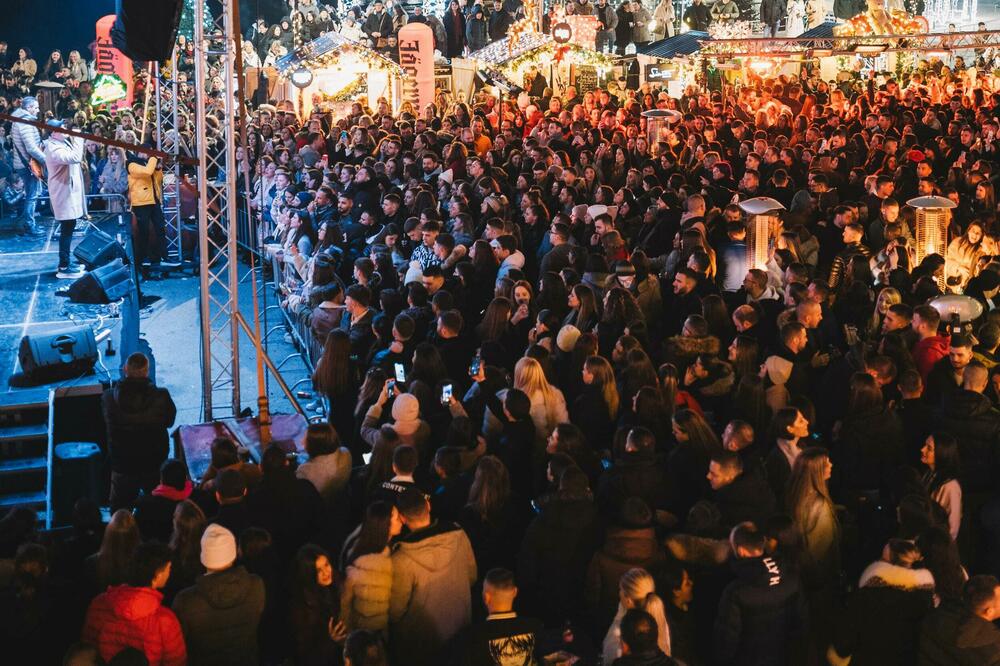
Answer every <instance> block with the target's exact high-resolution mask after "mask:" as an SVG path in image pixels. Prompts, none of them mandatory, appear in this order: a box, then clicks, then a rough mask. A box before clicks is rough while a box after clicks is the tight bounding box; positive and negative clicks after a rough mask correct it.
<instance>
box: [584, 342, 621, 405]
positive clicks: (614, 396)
mask: <svg viewBox="0 0 1000 666" xmlns="http://www.w3.org/2000/svg"><path fill="white" fill-rule="evenodd" d="M583 366H584V367H585V368H586V369H587V372H589V373H590V374H592V375H593V376H594V386H597V387H599V388H600V389H601V396H602V397H603V398H604V404H606V405H607V406H608V415H609V416H610V417H611V419H612V420H614V419H616V418H618V403H619V397H618V386H617V385H616V384H615V371H614V369H612V367H611V364H610V363H608V359H606V358H604V357H603V356H589V357H587V360H586V361H584V362H583Z"/></svg>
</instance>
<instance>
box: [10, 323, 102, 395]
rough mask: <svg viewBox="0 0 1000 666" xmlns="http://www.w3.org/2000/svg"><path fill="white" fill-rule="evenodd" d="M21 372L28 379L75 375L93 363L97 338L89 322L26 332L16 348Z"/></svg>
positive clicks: (67, 377)
mask: <svg viewBox="0 0 1000 666" xmlns="http://www.w3.org/2000/svg"><path fill="white" fill-rule="evenodd" d="M18 360H20V362H21V372H22V373H23V374H24V376H25V378H26V379H28V380H29V381H32V382H39V383H44V382H53V381H58V380H60V379H70V378H72V377H77V376H79V375H82V374H84V373H86V372H89V371H90V370H93V368H94V364H95V363H97V340H96V339H95V338H94V330H93V329H92V328H90V327H89V326H75V327H73V328H67V329H64V330H61V331H54V332H52V333H45V334H42V335H26V336H24V337H23V338H21V345H20V348H19V349H18Z"/></svg>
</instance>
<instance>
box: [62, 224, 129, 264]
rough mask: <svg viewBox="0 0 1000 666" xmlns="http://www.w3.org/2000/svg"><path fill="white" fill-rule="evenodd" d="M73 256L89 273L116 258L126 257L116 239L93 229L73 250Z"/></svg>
mask: <svg viewBox="0 0 1000 666" xmlns="http://www.w3.org/2000/svg"><path fill="white" fill-rule="evenodd" d="M73 256H74V257H76V258H77V260H79V262H80V263H81V264H83V265H84V266H86V267H87V270H88V271H89V270H92V269H94V268H97V267H98V266H103V265H104V264H106V263H108V262H109V261H111V260H112V259H114V258H115V257H121V256H124V251H123V250H122V246H121V245H119V244H118V241H116V240H115V239H114V238H112V237H111V236H109V235H107V234H106V233H104V232H103V231H101V230H100V229H91V230H90V231H88V232H87V235H86V236H84V237H83V240H82V241H80V242H79V244H77V246H76V247H75V248H73Z"/></svg>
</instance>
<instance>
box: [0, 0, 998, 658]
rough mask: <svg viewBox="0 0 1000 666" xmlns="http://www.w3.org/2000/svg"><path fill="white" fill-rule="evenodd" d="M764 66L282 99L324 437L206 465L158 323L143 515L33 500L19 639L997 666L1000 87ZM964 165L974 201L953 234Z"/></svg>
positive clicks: (119, 654)
mask: <svg viewBox="0 0 1000 666" xmlns="http://www.w3.org/2000/svg"><path fill="white" fill-rule="evenodd" d="M603 1H604V0H601V2H603ZM453 4H454V3H453ZM499 4H501V10H502V7H503V5H502V3H499ZM583 4H585V3H583ZM379 5H380V3H374V5H373V7H375V8H377V7H379ZM600 6H601V3H599V4H598V7H600ZM382 10H384V7H382ZM317 16H319V17H321V16H322V12H319V14H318V15H317ZM360 18H361V17H359V19H360ZM410 19H411V20H412V17H410ZM366 21H367V19H366ZM374 32H378V33H379V35H378V36H376V37H375V39H376V40H377V39H379V38H380V37H381V35H382V30H376V31H374ZM276 34H277V33H276ZM467 46H468V45H464V46H463V48H467ZM258 48H259V47H258ZM267 48H268V49H270V48H271V47H270V46H268V47H267ZM182 71H183V69H182ZM744 76H746V77H748V78H747V79H746V80H745V85H744V86H742V87H740V88H738V89H737V90H736V91H735V92H732V93H729V94H725V95H723V94H722V93H721V92H712V93H708V92H704V91H700V90H698V89H696V88H695V87H694V86H692V87H689V88H688V89H687V90H686V91H685V92H684V94H683V96H682V97H681V98H679V99H676V98H671V97H670V95H669V94H668V93H667V92H666V91H665V90H662V89H660V88H658V87H657V86H651V85H649V84H644V85H642V86H639V87H638V88H636V89H627V88H626V87H625V86H621V85H619V84H618V83H617V82H615V83H612V84H611V85H610V86H608V87H607V88H600V89H596V90H592V91H585V92H582V93H581V92H580V91H577V90H576V89H574V88H572V87H569V88H566V89H564V90H558V91H556V90H553V89H551V88H549V87H542V88H541V89H540V90H538V91H528V92H527V93H525V94H526V95H528V97H529V99H528V100H527V102H528V103H527V104H524V105H521V104H518V103H517V102H516V101H514V100H510V101H502V102H498V101H497V100H496V98H494V97H491V96H489V95H477V97H476V98H475V100H473V102H472V103H471V104H467V103H464V102H455V101H453V100H451V99H449V98H448V96H447V95H445V94H442V95H441V96H439V97H438V99H437V100H436V102H435V103H434V104H430V105H428V106H426V107H425V108H422V109H416V108H413V107H412V105H409V104H403V105H402V106H401V107H400V108H399V109H398V110H395V111H394V110H393V109H392V108H391V106H390V105H389V104H388V103H387V102H386V101H385V100H359V101H358V102H357V103H355V104H354V105H353V107H352V109H351V112H350V114H349V115H348V116H346V117H335V116H333V115H332V114H330V113H326V112H322V111H320V110H317V111H316V112H314V113H313V115H312V116H311V117H309V118H307V119H300V118H299V117H298V116H296V114H295V113H294V112H292V111H290V110H285V107H282V106H276V105H271V104H268V105H261V106H259V107H258V108H251V109H249V111H250V125H249V131H248V133H247V134H248V143H247V144H246V145H245V146H243V145H240V146H239V147H238V161H239V164H240V168H241V170H242V172H241V176H240V180H241V181H243V176H244V174H245V175H248V176H249V179H248V180H249V181H250V191H244V192H243V194H245V195H246V198H247V200H248V201H249V203H248V206H249V214H250V219H251V220H252V221H253V224H254V225H255V230H256V233H257V239H258V240H259V243H260V251H261V253H262V255H263V256H265V257H266V258H267V260H268V261H267V262H266V266H267V267H268V270H269V274H270V276H271V278H272V279H273V281H274V285H275V288H276V290H277V292H278V294H279V296H280V299H281V304H282V307H283V308H284V310H285V312H286V314H287V321H288V326H289V329H290V333H295V335H293V336H290V339H292V340H295V341H296V343H297V344H301V345H302V346H303V350H302V351H303V353H306V354H310V355H311V356H312V358H313V359H314V361H315V367H316V371H315V375H314V377H313V384H314V388H315V391H316V395H317V400H316V403H315V404H313V405H310V406H309V407H310V409H314V410H315V411H316V412H322V413H324V414H325V416H326V419H325V421H323V422H320V423H313V424H311V425H309V426H308V430H307V433H306V436H305V443H304V448H305V455H306V457H307V460H306V461H305V462H302V463H301V464H299V463H298V462H297V460H296V458H295V456H290V455H288V453H289V449H288V448H287V443H280V442H278V443H275V444H274V445H272V446H270V447H269V448H267V449H266V451H265V452H264V454H263V457H262V459H261V460H258V461H255V460H251V459H249V458H248V456H247V452H246V451H245V450H242V449H241V448H240V447H239V446H238V445H237V444H236V443H235V442H234V441H232V440H230V439H228V438H225V437H220V438H219V439H217V440H216V441H214V442H213V443H212V447H211V454H212V455H211V457H212V460H211V463H212V464H211V467H210V468H209V470H208V472H207V473H206V474H205V475H204V477H203V478H199V479H192V478H190V477H189V473H188V468H187V466H186V464H185V463H184V462H182V461H181V460H178V459H176V458H170V457H168V451H169V447H168V446H167V445H166V443H167V429H168V428H169V427H171V425H172V423H173V421H174V410H173V405H172V403H171V402H170V401H169V399H168V398H167V397H166V396H165V395H164V394H163V392H162V391H157V390H156V389H155V387H153V386H152V385H151V383H150V382H149V380H148V378H147V373H148V369H147V366H146V364H145V363H144V362H143V361H144V359H142V358H141V357H139V358H133V359H130V362H129V364H128V365H127V366H126V374H127V379H126V382H124V384H125V385H126V387H127V388H126V389H122V388H118V389H113V390H112V391H111V392H110V393H109V394H108V395H106V396H105V418H106V419H107V422H108V430H109V442H108V448H109V468H110V471H111V478H110V487H111V491H112V492H111V497H110V501H111V509H112V511H113V514H112V516H111V519H110V522H109V523H107V524H106V525H105V524H104V523H103V521H102V518H101V513H100V510H99V507H98V506H97V505H96V504H95V503H93V502H92V501H90V500H81V501H79V502H78V503H77V505H76V509H75V512H74V520H73V529H72V534H71V535H69V536H66V535H62V536H60V537H58V538H56V537H55V536H54V535H45V534H37V533H36V532H35V519H36V517H35V514H34V513H33V512H31V511H26V510H23V509H15V510H11V511H9V512H8V513H7V514H5V515H4V517H3V518H2V519H0V564H3V566H2V567H0V583H2V584H3V587H2V590H0V616H2V620H0V635H2V636H3V639H4V640H3V643H4V645H5V646H6V649H7V651H8V654H9V655H10V658H11V660H12V663H59V661H60V660H64V663H67V664H95V663H150V664H170V665H173V664H184V663H191V664H233V663H250V664H252V663H262V664H283V663H295V664H324V665H325V664H341V663H342V664H348V665H355V666H357V665H360V664H364V665H369V664H371V665H376V664H395V665H398V666H403V665H410V664H413V665H420V664H477V665H478V664H533V663H548V664H571V663H580V664H598V663H603V664H605V665H607V666H610V665H612V664H617V665H618V666H631V665H637V664H647V665H649V664H657V665H663V664H688V665H697V664H753V665H756V664H760V665H764V664H786V663H787V664H819V663H824V662H826V663H830V664H835V665H836V664H845V663H852V664H913V663H926V664H963V663H969V664H972V663H975V664H991V663H1000V630H998V629H997V627H996V626H995V625H994V624H993V622H994V620H997V619H1000V582H998V580H997V577H996V576H997V575H998V574H1000V497H998V495H997V487H998V484H997V478H998V474H1000V468H998V463H1000V451H998V445H1000V410H998V407H997V405H998V403H1000V356H998V353H1000V352H998V349H1000V316H998V315H997V312H1000V311H997V310H995V309H994V304H995V299H996V298H997V294H998V293H1000V252H997V250H996V242H997V238H1000V228H998V226H997V219H998V202H997V199H996V194H995V189H994V188H995V180H996V178H997V177H998V176H1000V167H998V164H1000V151H998V146H997V131H998V129H1000V91H998V92H994V91H992V90H991V89H990V88H989V87H988V86H989V85H990V84H991V81H992V79H990V78H988V77H978V78H976V77H972V76H970V75H969V73H968V71H967V70H966V69H965V68H964V67H961V68H959V67H957V66H956V67H955V68H954V69H952V68H950V67H947V66H946V65H945V63H943V62H942V61H941V60H939V59H930V60H929V61H920V62H919V63H918V64H917V65H915V66H914V68H913V69H912V70H911V71H907V72H905V74H904V76H903V77H902V78H900V79H896V78H893V76H891V75H889V74H886V73H882V74H876V73H874V72H873V73H871V74H868V73H866V74H864V75H862V74H861V73H860V72H854V73H850V72H845V73H844V76H842V77H841V78H840V79H839V80H837V81H823V80H821V79H820V78H819V75H818V71H816V70H815V69H811V68H809V67H804V68H803V70H802V72H801V74H800V75H798V76H790V75H785V74H782V75H780V76H776V77H769V78H763V79H762V78H758V77H756V76H754V75H752V74H750V73H745V74H744ZM533 92H537V94H532V93H533ZM182 95H184V100H185V101H187V100H190V95H191V91H190V90H189V89H188V87H187V84H186V83H185V86H184V87H183V89H182ZM9 101H10V103H11V105H12V106H14V107H16V108H18V109H23V108H24V102H23V97H21V96H15V97H13V98H11V99H10V100H9ZM223 109H224V106H223V105H222V104H221V103H220V104H219V105H218V111H217V112H216V113H222V112H223V111H222V110H223ZM651 109H671V110H675V111H677V112H678V120H677V122H676V123H674V124H672V125H671V127H670V130H669V132H667V133H666V135H663V136H657V137H651V136H648V135H647V133H646V124H645V120H644V119H643V117H642V116H641V112H642V111H644V110H651ZM67 111H68V113H66V114H65V117H66V118H67V119H69V120H70V121H71V122H72V123H74V124H76V125H77V126H84V127H88V126H89V127H97V128H99V129H100V130H101V131H102V132H105V133H109V134H113V135H115V136H122V137H125V138H126V139H131V140H136V141H140V140H143V139H148V138H149V137H148V136H143V137H140V136H138V135H140V134H142V131H141V129H138V128H139V127H141V111H139V113H138V114H136V112H135V111H125V112H118V113H115V114H111V113H104V112H98V113H93V111H92V110H91V109H89V108H81V109H80V110H79V112H77V113H76V117H75V118H74V117H73V113H74V112H73V111H72V110H69V109H67ZM137 115H138V117H137ZM181 118H182V123H181V126H180V127H179V128H178V130H177V131H176V132H174V133H173V134H172V135H171V136H170V137H169V140H170V141H177V142H179V145H181V146H183V150H185V151H189V152H193V151H194V150H195V149H196V147H198V148H200V149H203V150H221V149H222V146H220V145H219V141H218V138H217V137H218V135H213V136H209V137H194V136H193V133H192V126H193V123H190V122H189V120H188V118H189V115H188V114H187V113H182V114H181ZM209 126H210V128H211V127H214V125H213V123H209ZM211 131H213V132H214V131H215V130H214V129H213V130H211ZM8 136H9V134H8ZM95 150H99V149H98V148H95ZM108 161H110V157H109V158H108ZM154 168H155V167H154ZM190 177H191V175H190V174H189V173H185V175H184V179H185V181H189V179H190ZM98 180H99V181H100V180H101V179H100V177H99V179H98ZM929 195H939V196H943V197H946V198H948V199H951V200H952V201H953V202H954V203H955V205H956V207H955V208H954V209H952V212H951V223H950V228H949V230H948V237H949V243H948V245H947V249H946V251H945V252H944V254H929V255H927V256H926V257H924V258H923V259H922V260H921V261H920V262H919V263H918V262H917V261H916V259H915V254H914V246H915V244H916V243H915V239H916V238H917V237H918V229H917V228H916V211H915V210H914V209H913V208H912V207H910V206H908V205H907V204H906V202H907V201H908V200H910V199H911V198H912V197H916V196H929ZM5 196H6V192H5ZM760 196H766V197H771V198H773V199H775V200H777V201H778V202H780V203H781V204H782V206H783V207H784V210H783V211H782V212H781V214H780V223H779V225H778V227H777V228H772V229H771V231H770V238H771V242H770V244H769V245H770V247H769V252H768V253H767V257H766V260H762V261H759V262H755V261H752V258H751V256H750V254H749V252H748V240H747V236H748V222H749V220H748V216H747V214H746V213H745V212H744V210H743V209H742V208H741V207H740V205H739V204H740V202H741V201H745V200H747V199H750V198H755V197H760ZM133 203H135V202H133ZM155 203H157V202H156V201H155V200H154V204H155ZM959 291H961V292H962V293H964V294H965V295H967V296H969V297H971V298H972V299H975V300H976V301H978V302H979V303H980V304H981V305H982V306H983V314H982V315H981V316H980V317H979V318H978V319H976V320H975V321H973V322H967V323H965V324H964V325H961V326H955V325H954V323H953V322H951V321H950V320H949V319H948V318H947V317H944V318H943V317H942V315H941V313H940V312H939V310H937V309H935V307H933V306H932V305H931V304H930V302H931V301H932V300H933V299H934V298H935V297H937V296H940V295H941V294H942V293H944V292H959Z"/></svg>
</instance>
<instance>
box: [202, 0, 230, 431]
mask: <svg viewBox="0 0 1000 666" xmlns="http://www.w3.org/2000/svg"><path fill="white" fill-rule="evenodd" d="M213 4H214V5H215V6H216V7H218V8H219V15H218V16H212V17H211V19H210V20H209V29H208V30H206V27H205V23H206V21H205V19H206V15H207V14H208V13H210V12H209V10H208V7H207V0H196V1H195V3H194V10H195V20H194V45H195V123H196V141H197V145H196V146H195V149H196V151H197V153H198V192H199V195H200V196H199V198H198V243H199V255H200V262H201V266H200V275H201V302H200V314H201V355H202V368H201V371H202V410H203V415H202V416H203V418H204V419H205V420H206V421H209V420H212V419H217V418H223V417H227V416H231V417H235V416H237V415H238V414H239V413H240V381H239V378H240V356H239V335H240V329H239V322H238V313H239V305H238V300H237V299H238V295H239V291H238V290H239V271H238V268H239V267H238V265H237V253H236V236H237V234H236V229H237V227H236V221H237V202H238V199H237V190H236V177H237V168H236V126H235V123H236V112H237V109H236V107H235V104H236V101H235V97H234V93H235V89H234V88H235V86H234V85H233V82H234V77H235V61H234V57H235V53H236V50H235V42H234V30H235V27H234V26H233V13H232V8H231V5H230V2H228V1H227V2H222V3H213ZM210 59H211V63H212V65H213V66H214V67H216V68H217V72H218V77H219V78H221V80H222V93H221V95H213V92H212V87H213V86H212V79H210V78H209V72H208V68H209V62H210ZM213 110H221V111H222V116H221V118H219V121H220V122H219V128H218V130H212V132H211V133H212V134H214V138H215V143H214V145H209V143H208V141H207V137H208V136H209V134H210V132H209V130H210V128H209V125H208V123H207V117H208V115H209V113H210V112H212V111H213Z"/></svg>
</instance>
